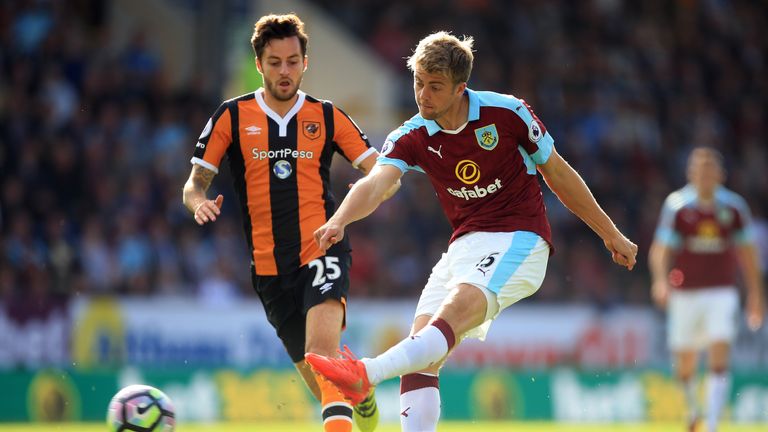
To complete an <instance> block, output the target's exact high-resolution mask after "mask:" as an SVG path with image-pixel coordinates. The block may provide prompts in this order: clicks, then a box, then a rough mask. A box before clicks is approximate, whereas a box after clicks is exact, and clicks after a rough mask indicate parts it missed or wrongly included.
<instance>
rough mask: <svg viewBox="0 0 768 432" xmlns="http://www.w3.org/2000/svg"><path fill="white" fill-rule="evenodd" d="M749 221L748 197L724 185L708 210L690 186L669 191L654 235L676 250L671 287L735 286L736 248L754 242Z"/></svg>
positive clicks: (662, 242) (670, 280)
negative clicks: (742, 196)
mask: <svg viewBox="0 0 768 432" xmlns="http://www.w3.org/2000/svg"><path fill="white" fill-rule="evenodd" d="M750 218H751V216H750V214H749V209H748V207H747V204H746V202H745V201H744V199H743V198H741V197H740V196H739V195H737V194H736V193H734V192H731V191H730V190H728V189H726V188H724V187H720V188H718V189H717V191H716V192H715V199H714V204H713V205H709V206H702V205H701V203H700V202H699V199H698V194H697V192H696V189H695V188H694V187H693V186H692V185H687V186H685V187H684V188H682V189H680V190H678V191H675V192H673V193H671V194H670V195H669V196H668V197H667V199H666V201H664V206H663V207H662V210H661V217H660V218H659V225H658V227H657V228H656V234H655V241H657V242H659V243H661V244H664V245H666V246H668V247H670V248H673V249H674V250H675V251H676V252H677V253H676V256H675V258H674V262H673V266H672V271H671V272H670V274H669V282H670V284H671V285H672V286H673V287H675V288H680V289H695V288H706V287H716V286H732V285H735V283H736V267H737V262H736V256H735V253H734V246H735V245H738V244H744V243H748V242H751V241H752V240H751V235H750Z"/></svg>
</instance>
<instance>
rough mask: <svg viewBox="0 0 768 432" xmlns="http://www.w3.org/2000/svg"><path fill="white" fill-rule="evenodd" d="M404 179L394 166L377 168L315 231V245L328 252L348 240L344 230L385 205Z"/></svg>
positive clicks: (357, 184)
mask: <svg viewBox="0 0 768 432" xmlns="http://www.w3.org/2000/svg"><path fill="white" fill-rule="evenodd" d="M400 176H402V172H401V171H400V169H399V168H396V167H394V166H390V165H376V166H375V167H373V169H372V170H371V172H370V173H369V174H368V175H367V176H365V177H363V178H362V179H360V180H358V181H357V183H355V184H354V185H353V186H352V189H350V191H349V193H348V194H347V196H346V197H344V201H342V202H341V205H340V206H339V209H338V210H337V211H336V213H335V214H334V215H333V216H331V218H330V219H328V222H326V223H325V224H324V225H323V226H321V227H320V228H318V229H317V231H315V241H316V242H317V244H318V246H320V249H321V250H323V251H325V250H327V249H328V248H329V247H331V245H333V244H334V243H336V242H338V241H340V240H341V239H342V238H344V228H345V227H346V226H347V225H349V224H350V223H352V222H354V221H356V220H360V219H362V218H364V217H366V216H368V215H369V214H371V213H373V211H374V210H376V208H377V207H378V206H379V204H381V202H382V201H384V200H385V199H386V198H387V197H388V194H389V192H390V191H391V190H392V188H394V187H397V184H398V182H399V180H400Z"/></svg>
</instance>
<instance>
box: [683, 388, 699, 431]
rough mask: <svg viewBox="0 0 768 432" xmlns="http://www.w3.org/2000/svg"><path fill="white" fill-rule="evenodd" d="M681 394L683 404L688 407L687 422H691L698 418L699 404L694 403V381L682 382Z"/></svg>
mask: <svg viewBox="0 0 768 432" xmlns="http://www.w3.org/2000/svg"><path fill="white" fill-rule="evenodd" d="M683 394H684V395H685V404H686V405H688V421H689V422H690V421H693V420H694V419H697V418H698V417H699V404H698V403H697V402H696V379H695V378H688V379H687V380H685V381H683Z"/></svg>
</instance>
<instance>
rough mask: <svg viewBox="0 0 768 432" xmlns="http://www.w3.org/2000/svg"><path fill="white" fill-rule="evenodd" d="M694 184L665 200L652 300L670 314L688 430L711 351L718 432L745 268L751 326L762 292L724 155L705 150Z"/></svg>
mask: <svg viewBox="0 0 768 432" xmlns="http://www.w3.org/2000/svg"><path fill="white" fill-rule="evenodd" d="M687 174H688V184H687V185H686V186H685V187H683V188H682V189H680V190H677V191H675V192H673V193H671V194H670V195H669V197H667V199H666V201H665V202H664V206H663V207H662V210H661V216H660V218H659V224H658V228H657V229H656V234H655V238H654V241H653V244H652V245H651V250H650V254H649V259H648V262H649V264H650V270H651V275H652V277H653V281H652V295H653V299H654V301H655V302H656V303H657V304H658V305H659V306H660V307H666V309H667V314H668V317H667V318H668V321H667V325H668V326H667V330H668V331H667V342H668V345H669V349H670V351H672V353H673V357H674V360H673V362H674V363H673V366H674V369H675V374H676V375H677V378H678V379H679V380H680V382H681V383H682V386H683V390H684V393H685V398H686V403H687V404H688V415H689V417H688V426H689V429H690V430H695V428H696V425H697V423H698V421H699V419H700V417H701V415H700V413H699V409H698V407H697V403H696V385H695V377H694V375H695V374H696V369H697V357H698V354H699V352H700V351H701V350H703V349H705V348H708V350H709V365H708V366H709V377H708V385H707V409H706V414H707V428H708V430H709V431H714V430H715V429H716V428H717V423H718V419H719V417H720V412H721V411H722V408H723V406H724V405H725V403H726V401H727V399H728V392H729V387H730V379H729V376H728V369H729V365H728V358H729V351H730V344H731V341H733V338H734V336H735V335H736V328H737V327H736V314H737V312H738V309H739V294H738V291H737V289H736V275H735V270H736V266H737V264H736V263H737V262H738V263H740V265H741V269H742V271H743V274H744V282H745V284H746V286H747V297H746V300H747V304H746V312H747V325H748V326H749V327H750V329H752V330H757V329H758V328H759V327H760V326H761V325H762V322H763V308H764V299H763V285H762V278H763V275H762V274H761V270H760V266H759V265H758V259H757V252H756V248H755V244H754V241H753V238H752V233H751V229H750V214H749V209H748V208H747V204H746V203H745V202H744V200H743V199H742V198H741V197H740V196H739V195H737V194H736V193H734V192H732V191H730V190H728V189H726V188H725V187H723V186H722V182H723V180H724V177H725V172H724V168H723V160H722V156H721V155H720V153H719V152H718V151H717V150H715V149H712V148H708V147H699V148H696V149H694V150H693V152H692V153H691V154H690V156H689V159H688V173H687Z"/></svg>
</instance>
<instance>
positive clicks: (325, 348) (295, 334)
mask: <svg viewBox="0 0 768 432" xmlns="http://www.w3.org/2000/svg"><path fill="white" fill-rule="evenodd" d="M307 42H308V38H307V35H306V33H305V32H304V23H303V22H302V21H301V20H300V19H299V18H298V17H297V16H296V15H293V14H289V15H268V16H264V17H262V18H261V19H259V20H258V22H256V24H255V26H254V32H253V36H252V38H251V45H252V46H253V50H254V53H255V54H256V68H257V69H258V71H259V72H260V73H261V75H262V76H263V79H264V87H263V88H260V89H258V90H256V91H254V92H251V93H248V94H246V95H243V96H239V97H236V98H234V99H230V100H228V101H225V102H224V103H222V104H221V106H220V107H219V108H218V109H217V110H216V112H215V113H214V114H213V117H211V119H210V120H209V121H208V124H207V125H206V126H205V128H204V129H203V132H202V134H201V135H200V138H199V140H198V142H197V145H196V146H195V151H194V157H193V158H192V172H191V174H190V176H189V179H188V180H187V182H186V184H185V185H184V205H186V207H187V208H188V209H189V210H190V212H192V213H193V214H194V218H195V221H196V222H197V223H198V224H200V225H203V224H206V223H208V222H214V221H216V218H218V217H219V216H220V213H221V205H222V200H223V196H222V195H219V196H217V197H216V198H215V199H209V198H207V197H206V191H207V190H208V187H209V186H210V184H211V181H212V179H213V177H214V176H215V175H216V174H217V173H218V170H219V164H220V162H221V160H222V158H223V156H224V155H225V154H226V156H227V158H228V159H229V166H230V170H231V172H232V177H233V182H234V188H235V192H236V195H237V197H238V199H239V203H238V208H240V210H241V211H242V217H243V223H244V225H245V236H246V240H247V242H248V246H249V248H250V251H251V253H252V264H251V275H252V281H253V287H254V289H255V290H256V293H257V294H258V296H259V298H260V299H261V302H262V303H263V305H264V310H265V312H266V314H267V319H268V320H269V322H270V324H271V325H272V326H273V327H274V328H275V331H276V333H277V335H278V337H279V338H280V339H281V340H282V342H283V345H284V346H285V349H286V351H287V352H288V355H289V356H290V357H291V359H292V360H293V362H294V364H295V366H296V368H297V369H298V372H299V373H300V374H301V376H302V378H303V379H304V381H305V382H306V384H307V386H309V388H310V389H311V391H312V393H313V394H314V395H315V397H317V398H318V399H319V400H320V401H321V405H322V417H323V421H324V428H325V430H326V431H333V432H336V431H350V430H351V429H352V418H353V408H352V406H351V405H350V404H349V402H347V401H346V400H345V399H344V397H343V395H342V394H341V393H340V392H339V391H338V389H337V388H336V387H335V386H334V385H333V384H331V383H329V382H328V381H326V380H322V379H318V378H317V377H316V376H315V374H313V373H312V371H311V370H310V368H309V367H308V366H307V365H306V363H305V361H304V353H305V352H312V353H318V354H323V355H333V354H334V353H336V351H337V350H338V346H339V343H340V337H341V330H342V329H343V327H344V323H345V315H346V297H347V292H348V288H349V267H350V263H351V261H350V245H349V242H346V241H343V242H338V243H336V244H335V245H334V246H333V247H331V248H327V249H323V250H321V249H320V248H319V247H318V246H317V244H316V243H315V241H314V239H313V233H314V231H315V230H317V229H318V228H319V227H320V226H321V225H322V224H323V223H325V222H326V220H327V219H328V218H329V217H330V216H331V214H332V212H333V210H334V208H335V206H336V205H335V202H334V198H333V196H332V194H331V187H330V177H329V170H330V165H331V160H332V158H333V155H334V153H335V152H338V153H340V154H341V155H342V156H344V157H345V158H346V159H347V160H348V161H350V162H351V163H352V166H354V167H355V168H357V169H359V170H361V171H362V172H363V173H366V174H367V173H368V172H370V170H371V169H372V167H373V166H374V164H375V162H376V157H377V156H378V153H377V152H376V150H375V149H373V148H372V147H371V146H370V145H369V143H368V139H367V137H366V136H365V135H364V134H363V133H362V132H361V131H360V129H358V128H357V126H356V125H355V123H354V122H353V121H352V120H351V119H350V118H349V117H348V116H347V115H346V114H345V113H344V112H342V111H341V110H340V109H339V108H337V107H335V106H334V105H333V104H332V103H331V102H329V101H321V100H319V99H315V98H313V97H312V96H310V95H308V94H306V93H304V92H302V91H301V90H300V85H301V80H302V76H303V74H304V71H305V70H306V68H307ZM395 191H396V187H395V188H394V189H392V190H390V192H389V193H390V194H391V193H394V192H395ZM354 417H355V419H356V422H357V423H358V426H359V427H360V428H361V430H363V431H370V430H373V429H374V428H375V427H376V423H377V422H378V410H377V407H376V402H375V400H374V399H373V393H371V394H369V395H366V400H365V401H364V402H363V403H362V404H360V405H358V406H357V407H355V409H354Z"/></svg>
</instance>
